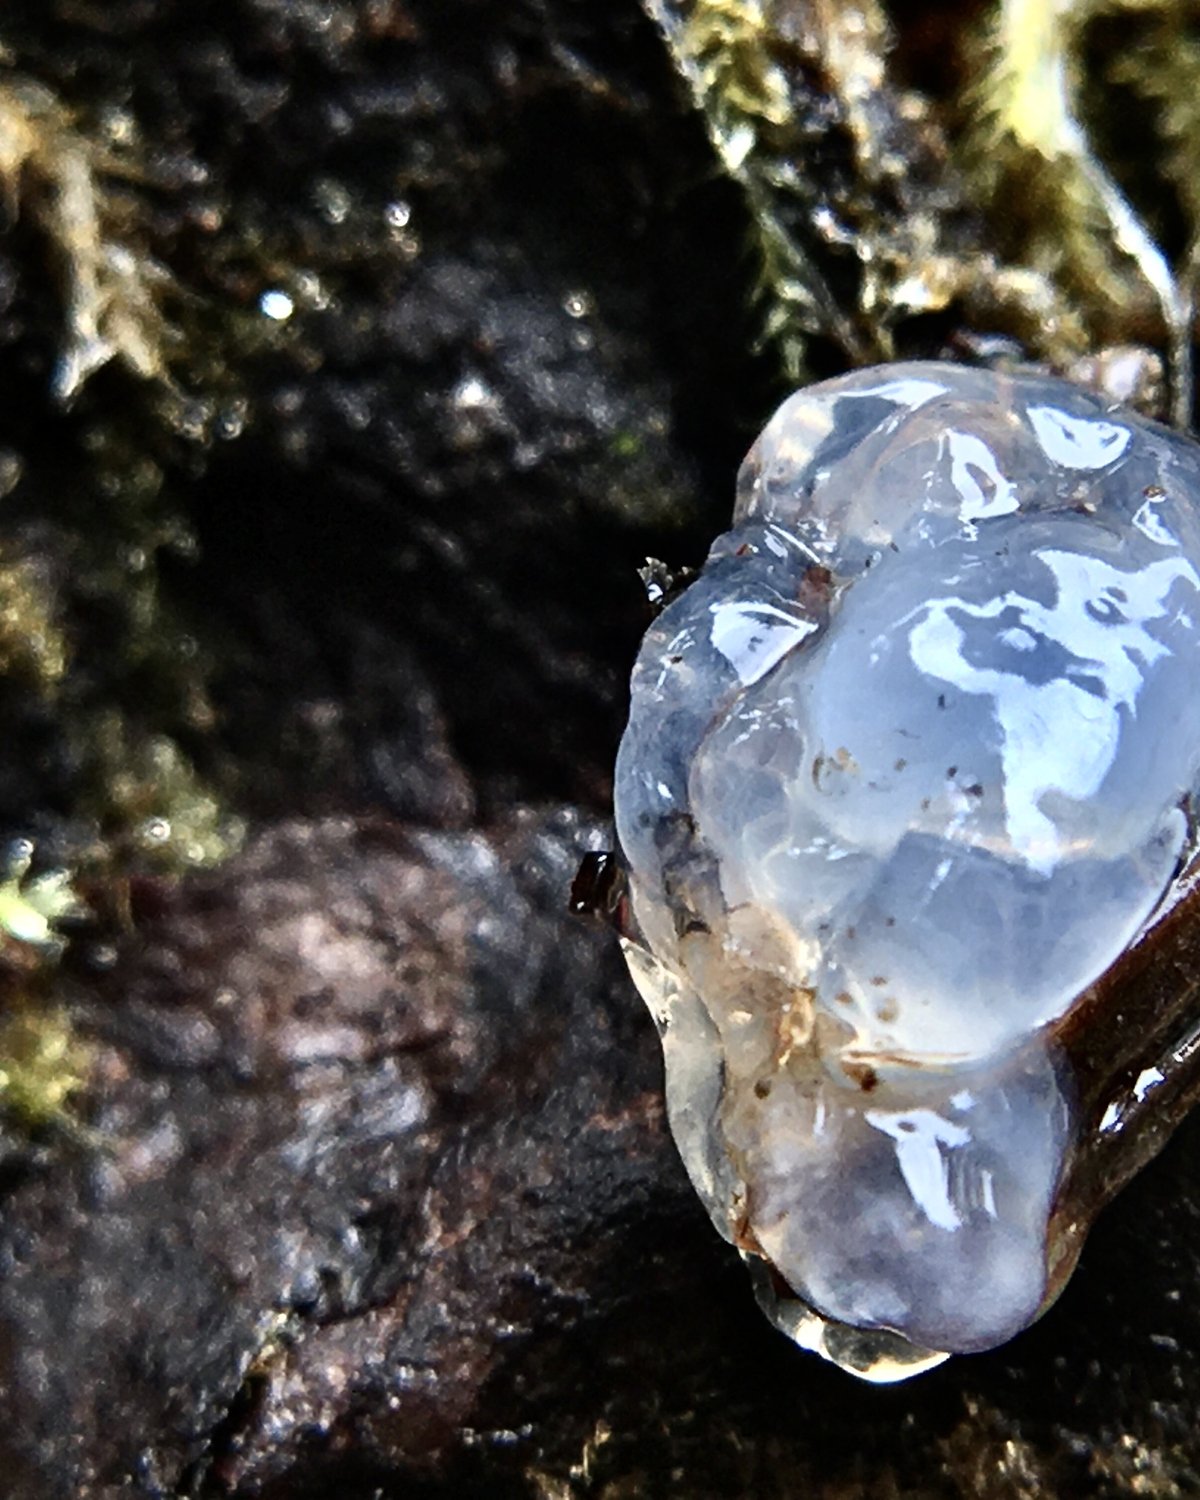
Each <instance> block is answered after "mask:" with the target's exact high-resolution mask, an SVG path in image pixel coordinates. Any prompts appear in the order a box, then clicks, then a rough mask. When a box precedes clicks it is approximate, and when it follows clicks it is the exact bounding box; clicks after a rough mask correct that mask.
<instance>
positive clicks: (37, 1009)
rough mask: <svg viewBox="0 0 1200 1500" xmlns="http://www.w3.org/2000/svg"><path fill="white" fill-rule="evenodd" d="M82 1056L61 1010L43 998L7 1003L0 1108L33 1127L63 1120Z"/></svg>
mask: <svg viewBox="0 0 1200 1500" xmlns="http://www.w3.org/2000/svg"><path fill="white" fill-rule="evenodd" d="M86 1065H87V1062H86V1054H85V1052H84V1049H83V1048H82V1046H81V1045H80V1043H79V1042H78V1040H77V1039H76V1037H75V1034H74V1032H73V1030H72V1027H71V1024H70V1021H69V1020H68V1018H67V1016H66V1013H65V1012H64V1011H63V1010H61V1009H60V1008H59V1007H58V1006H56V1005H54V1004H53V1003H50V1002H48V1001H47V1000H46V999H45V998H43V997H40V996H39V997H37V998H36V999H33V998H30V997H29V996H24V997H22V998H20V999H18V1000H17V1001H15V1002H12V1001H10V1002H9V1004H8V1008H7V1013H6V1014H4V1015H3V1016H0V1110H3V1112H4V1114H5V1115H7V1116H8V1118H9V1119H10V1120H11V1121H12V1122H13V1123H15V1124H17V1125H20V1126H23V1127H25V1128H29V1129H33V1128H37V1127H40V1126H44V1125H51V1124H56V1123H61V1122H63V1121H65V1120H66V1119H67V1118H68V1107H69V1104H70V1100H71V1096H72V1095H73V1094H74V1093H76V1092H77V1091H78V1089H79V1088H80V1087H81V1086H82V1084H83V1080H84V1076H85V1073H86Z"/></svg>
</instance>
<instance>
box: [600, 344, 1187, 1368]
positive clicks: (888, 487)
mask: <svg viewBox="0 0 1200 1500" xmlns="http://www.w3.org/2000/svg"><path fill="white" fill-rule="evenodd" d="M1198 452H1200V450H1197V448H1196V446H1195V445H1194V444H1193V443H1191V442H1190V441H1189V440H1187V439H1185V438H1182V437H1180V436H1178V435H1176V434H1173V433H1171V432H1169V431H1167V430H1166V429H1164V428H1160V427H1157V426H1155V425H1153V424H1151V423H1149V422H1146V421H1145V420H1143V419H1141V418H1139V417H1136V416H1134V415H1132V414H1130V413H1126V412H1122V411H1114V410H1111V409H1108V408H1106V407H1105V406H1104V405H1103V404H1102V403H1101V401H1100V400H1099V399H1098V398H1096V397H1095V396H1092V395H1090V394H1088V393H1087V392H1085V391H1083V390H1081V389H1077V388H1076V387H1074V386H1071V385H1068V384H1066V383H1064V382H1062V381H1056V380H1052V379H1048V378H1043V377H1039V376H1012V375H1008V376H1002V375H996V374H991V373H988V372H983V371H978V370H967V369H960V368H957V367H954V366H948V365H941V364H927V365H915V364H914V365H896V366H890V367H887V368H884V369H876V370H864V371H860V372H858V373H856V374H853V375H850V376H846V377H844V378H842V379H838V380H832V381H828V382H825V383H824V384H822V385H817V386H814V387H811V388H809V389H807V390H804V391H801V392H799V393H797V394H796V395H794V396H792V397H790V398H789V399H788V400H787V401H785V402H784V404H783V406H782V407H781V408H780V409H779V411H778V412H777V413H776V414H775V416H774V417H772V419H771V421H770V422H769V423H768V424H767V427H766V430H765V431H764V432H763V434H762V436H761V437H760V438H759V440H758V441H757V442H756V443H755V445H754V447H753V448H752V449H751V451H750V454H749V456H748V457H747V459H746V461H745V463H744V465H743V467H742V470H741V474H740V476H739V480H738V501H737V508H736V511H735V514H734V522H733V528H732V530H730V531H729V532H727V533H726V534H725V535H723V536H721V537H719V538H718V539H717V541H716V542H715V543H714V545H713V547H712V550H711V552H710V554H709V559H708V562H707V564H706V566H705V568H704V570H703V572H702V573H701V574H700V576H699V578H698V579H697V580H696V582H695V583H693V584H692V585H691V587H689V588H688V589H687V590H686V591H685V592H684V593H683V594H682V595H680V596H679V597H678V598H677V599H676V600H675V601H674V602H673V603H671V604H670V605H669V607H668V608H667V609H665V610H664V611H663V613H662V614H661V615H660V616H659V618H658V620H657V621H656V623H655V625H654V627H653V628H652V629H651V630H650V632H649V633H648V635H647V637H646V640H645V643H644V645H643V648H642V651H641V654H640V656H639V658H638V662H637V665H636V667H635V669H634V674H633V692H632V707H631V713H630V720H629V727H628V729H627V731H626V733H625V737H624V739H623V741H622V745H621V750H620V755H619V758H618V764H617V790H616V804H617V807H616V811H617V826H618V833H619V836H620V840H621V845H622V849H623V851H624V856H625V860H626V862H627V866H628V877H629V894H630V903H631V910H632V916H631V918H630V922H629V930H628V932H627V939H626V951H627V955H628V957H629V961H630V966H631V969H632V971H633V973H634V977H635V978H636V980H637V982H638V984H639V987H640V989H641V990H642V993H643V995H644V996H645V998H646V1000H647V1002H648V1003H649V1005H650V1007H651V1010H652V1011H653V1013H654V1015H655V1018H656V1020H657V1022H658V1024H659V1027H660V1030H661V1032H662V1035H663V1045H664V1052H665V1057H666V1064H667V1092H668V1109H669V1113H670V1117H671V1122H672V1126H673V1129H674V1132H675V1135H676V1139H677V1141H678V1143H679V1146H680V1150H681V1152H682V1154H683V1157H684V1160H685V1162H686V1164H687V1167H688V1170H689V1172H690V1174H691V1176H692V1179H693V1181H694V1182H695V1184H696V1187H697V1189H698V1191H699V1192H700V1194H701V1196H702V1197H703V1198H704V1200H705V1202H706V1204H707V1206H708V1209H709V1212H710V1213H711V1215H712V1217H713V1219H714V1222H715V1223H716V1224H717V1226H718V1228H719V1229H720V1230H721V1231H722V1232H723V1233H724V1234H725V1235H726V1236H727V1237H728V1238H730V1239H731V1240H732V1241H733V1242H734V1243H735V1244H737V1245H738V1246H739V1248H740V1249H741V1250H742V1252H743V1254H744V1255H745V1256H746V1257H747V1259H748V1260H749V1261H750V1262H751V1263H752V1266H753V1268H754V1270H755V1281H756V1285H757V1287H758V1290H759V1294H760V1298H761V1300H762V1301H763V1303H764V1306H766V1307H767V1308H768V1311H769V1312H770V1313H771V1315H772V1316H773V1317H774V1318H775V1320H776V1321H777V1322H778V1323H779V1324H780V1326H781V1327H784V1328H785V1329H786V1331H788V1332H789V1333H790V1334H791V1335H792V1336H793V1337H794V1338H796V1339H797V1341H798V1342H800V1343H802V1344H804V1345H806V1346H808V1347H812V1348H816V1349H818V1350H819V1351H820V1352H822V1353H824V1354H826V1355H827V1356H828V1357H830V1358H832V1359H835V1360H836V1361H837V1362H838V1363H840V1364H842V1365H844V1366H845V1367H846V1368H849V1369H853V1370H855V1371H856V1373H859V1374H862V1375H865V1376H867V1377H868V1378H872V1379H896V1378H899V1377H901V1376H903V1375H905V1374H909V1373H913V1372H914V1371H916V1370H918V1369H922V1368H926V1367H928V1365H930V1364H931V1363H936V1362H937V1360H938V1359H939V1358H941V1357H944V1355H945V1354H946V1353H948V1352H960V1351H969V1350H977V1349H984V1348H988V1347H991V1346H993V1345H995V1344H998V1343H1001V1342H1003V1341H1004V1340H1005V1339H1007V1338H1009V1337H1011V1336H1012V1335H1013V1334H1014V1333H1016V1332H1017V1331H1018V1330H1020V1329H1021V1328H1022V1327H1024V1326H1025V1325H1026V1324H1028V1323H1029V1322H1030V1321H1031V1320H1032V1319H1033V1318H1034V1317H1036V1316H1037V1314H1038V1313H1039V1311H1040V1310H1042V1309H1043V1308H1044V1306H1045V1305H1046V1304H1047V1302H1048V1300H1049V1299H1050V1298H1051V1297H1052V1296H1053V1295H1054V1293H1055V1292H1056V1291H1057V1290H1058V1288H1059V1287H1060V1286H1061V1283H1062V1280H1063V1279H1065V1275H1066V1274H1067V1272H1068V1271H1069V1268H1070V1265H1071V1264H1072V1263H1073V1260H1074V1256H1075V1255H1076V1254H1077V1253H1078V1244H1079V1241H1080V1240H1081V1237H1082V1233H1083V1229H1082V1227H1081V1225H1083V1226H1085V1225H1086V1222H1087V1218H1088V1216H1089V1215H1090V1213H1091V1212H1093V1211H1094V1209H1095V1207H1096V1206H1097V1205H1098V1203H1099V1202H1100V1201H1101V1199H1102V1197H1103V1194H1102V1193H1097V1192H1094V1191H1093V1192H1091V1193H1090V1196H1088V1197H1087V1207H1086V1211H1084V1210H1081V1211H1080V1212H1078V1213H1075V1214H1074V1217H1072V1216H1071V1215H1069V1214H1064V1212H1063V1204H1064V1202H1065V1201H1066V1200H1065V1196H1064V1195H1066V1194H1067V1193H1068V1189H1069V1188H1070V1187H1071V1184H1072V1183H1074V1182H1075V1181H1076V1177H1078V1175H1079V1167H1080V1163H1082V1162H1084V1161H1085V1159H1087V1160H1090V1159H1091V1158H1090V1157H1089V1155H1088V1150H1089V1149H1090V1148H1089V1141H1090V1139H1091V1137H1092V1136H1095V1137H1096V1138H1097V1139H1098V1138H1099V1137H1100V1135H1101V1134H1102V1133H1103V1132H1104V1131H1105V1130H1108V1129H1110V1126H1109V1125H1108V1124H1105V1123H1104V1122H1105V1121H1110V1120H1112V1119H1116V1118H1118V1117H1120V1118H1123V1117H1121V1116H1120V1109H1121V1108H1122V1107H1123V1106H1121V1105H1120V1103H1119V1101H1118V1100H1117V1097H1116V1095H1115V1094H1113V1093H1112V1091H1111V1088H1110V1084H1111V1083H1112V1078H1116V1077H1117V1075H1118V1073H1120V1071H1121V1069H1124V1070H1125V1072H1126V1073H1127V1072H1128V1069H1129V1066H1130V1060H1131V1058H1132V1057H1133V1056H1134V1053H1133V1052H1131V1050H1130V1047H1129V1046H1128V1045H1126V1044H1125V1043H1124V1042H1121V1043H1118V1042H1117V1041H1116V1040H1114V1043H1113V1045H1112V1046H1111V1047H1109V1048H1108V1049H1107V1051H1106V1050H1105V1048H1103V1047H1100V1048H1098V1047H1097V1045H1096V1037H1095V1029H1096V1027H1097V1026H1099V1025H1102V1024H1104V1023H1103V1012H1102V1009H1101V1008H1100V1007H1099V999H1098V997H1100V998H1101V999H1102V998H1103V994H1104V993H1107V991H1104V988H1103V986H1104V982H1105V976H1106V975H1109V974H1110V971H1111V972H1112V973H1116V970H1115V969H1114V968H1113V966H1114V965H1116V964H1117V961H1118V960H1121V959H1122V956H1123V955H1125V954H1126V953H1127V950H1130V949H1131V946H1136V943H1137V942H1138V941H1139V940H1140V939H1141V937H1142V936H1143V935H1144V934H1145V933H1146V932H1147V931H1149V930H1150V929H1151V928H1153V927H1154V924H1155V922H1156V920H1158V918H1159V916H1160V915H1161V914H1162V913H1163V912H1164V911H1165V910H1166V908H1167V907H1168V906H1169V905H1170V903H1171V902H1172V901H1173V900H1174V899H1175V898H1176V897H1177V895H1178V893H1179V890H1180V889H1181V886H1180V873H1181V871H1182V870H1184V868H1185V866H1186V865H1187V864H1188V862H1189V861H1190V860H1191V858H1192V856H1193V853H1194V846H1195V838H1194V833H1193V826H1192V815H1191V808H1192V799H1193V796H1194V793H1195V790H1196V788H1197V784H1198V783H1200V692H1197V691H1196V685H1197V683H1198V682H1200V516H1198V514H1197V510H1196V502H1197V499H1198V498H1200V458H1198ZM1139 964H1140V967H1139V965H1138V964H1135V965H1134V968H1135V969H1138V972H1139V973H1140V972H1142V971H1146V972H1150V970H1148V969H1147V966H1146V964H1145V963H1141V962H1140V961H1139ZM1128 967H1129V965H1128V964H1126V965H1125V968H1126V969H1128ZM1150 969H1153V965H1150ZM1121 972H1122V973H1124V972H1125V970H1122V971H1121ZM1155 982H1156V983H1157V982H1158V981H1157V980H1156V981H1155ZM1154 1003H1157V1002H1154ZM1150 1005H1151V1002H1150V1001H1146V1004H1145V1005H1144V1006H1143V1009H1147V1007H1149V1006H1150ZM1089 1007H1091V1008H1090V1009H1089ZM1160 1008H1161V1007H1160ZM1085 1012H1086V1014H1087V1015H1088V1016H1089V1017H1092V1019H1091V1020H1089V1021H1088V1023H1087V1024H1088V1027H1089V1028H1090V1031H1089V1033H1088V1035H1087V1037H1086V1038H1083V1034H1082V1032H1081V1031H1080V1028H1079V1017H1080V1016H1081V1015H1083V1014H1084V1013H1085ZM1147 1013H1149V1012H1148V1011H1147ZM1097 1018H1099V1019H1097ZM1172 1024H1175V1023H1174V1021H1172ZM1164 1025H1165V1022H1164ZM1073 1027H1074V1028H1075V1030H1074V1031H1073V1030H1072V1028H1073ZM1151 1033H1154V1035H1155V1036H1156V1037H1157V1032H1156V1031H1155V1026H1154V1025H1153V1024H1151V1025H1150V1026H1149V1027H1148V1029H1147V1032H1146V1036H1147V1037H1149V1036H1150V1034H1151ZM1164 1035H1165V1033H1164ZM1163 1045H1167V1043H1166V1042H1163ZM1155 1055H1157V1054H1155ZM1172 1055H1173V1054H1172ZM1105 1059H1108V1060H1111V1063H1112V1069H1113V1072H1112V1078H1110V1077H1108V1076H1107V1074H1106V1071H1105V1069H1106V1062H1105ZM1122 1076H1123V1075H1122ZM1146 1076H1149V1075H1148V1074H1147V1075H1146ZM1106 1090H1108V1092H1107V1093H1106ZM1136 1102H1137V1103H1140V1102H1141V1101H1140V1099H1139V1100H1138V1101H1136ZM1101 1104H1103V1106H1104V1114H1103V1116H1102V1117H1100V1116H1099V1115H1098V1111H1099V1110H1100V1108H1101ZM1130 1107H1132V1106H1130ZM1114 1110H1116V1111H1117V1112H1118V1113H1117V1115H1114V1114H1113V1111H1114ZM1097 1120H1099V1123H1097ZM1146 1154H1147V1152H1146V1150H1145V1149H1143V1150H1142V1152H1141V1155H1142V1156H1144V1155H1146ZM1073 1172H1075V1173H1076V1177H1072V1173H1073ZM1117 1175H1120V1174H1119V1173H1118V1174H1117ZM1080 1180H1082V1179H1080ZM1083 1196H1087V1195H1083Z"/></svg>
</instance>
